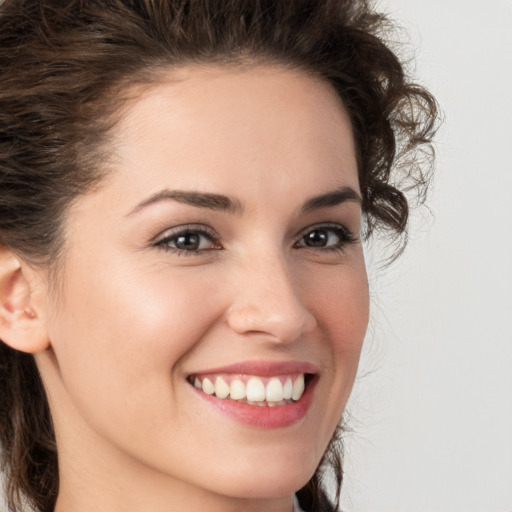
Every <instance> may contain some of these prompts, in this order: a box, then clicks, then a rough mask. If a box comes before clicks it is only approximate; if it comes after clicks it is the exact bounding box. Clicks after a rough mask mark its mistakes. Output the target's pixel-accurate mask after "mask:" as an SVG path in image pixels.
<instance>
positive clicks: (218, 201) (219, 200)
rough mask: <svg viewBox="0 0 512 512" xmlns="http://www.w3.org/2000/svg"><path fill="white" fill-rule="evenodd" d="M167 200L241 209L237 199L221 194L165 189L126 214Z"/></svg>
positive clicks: (215, 208) (225, 208) (215, 207)
mask: <svg viewBox="0 0 512 512" xmlns="http://www.w3.org/2000/svg"><path fill="white" fill-rule="evenodd" d="M168 200H172V201H177V202H178V203H182V204H188V205H190V206H197V207H198V208H206V209H208V210H215V211H221V212H229V213H242V211H243V206H242V203H241V202H240V201H239V200H238V199H233V198H230V197H228V196H225V195H222V194H212V193H209V192H191V191H185V190H168V189H165V190H161V191H160V192H157V193H156V194H153V195H151V196H149V197H148V198H147V199H145V200H144V201H142V202H141V203H139V204H138V205H137V206H136V207H135V208H134V209H133V210H132V211H131V212H130V213H129V214H128V215H133V214H134V213H137V212H139V211H141V210H142V209H144V208H146V207H147V206H150V205H152V204H155V203H159V202H160V201H168Z"/></svg>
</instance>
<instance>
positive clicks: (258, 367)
mask: <svg viewBox="0 0 512 512" xmlns="http://www.w3.org/2000/svg"><path fill="white" fill-rule="evenodd" d="M319 372H320V370H319V369H318V366H316V365H314V364H312V363H308V362H303V361H243V362H239V363H234V364H231V365H228V366H218V367H215V368H208V370H201V371H199V372H191V373H190V374H189V376H190V375H197V376H201V375H208V374H213V373H233V374H243V375H257V376H260V377H275V376H277V375H285V374H289V373H309V374H313V375H317V374H318V373H319Z"/></svg>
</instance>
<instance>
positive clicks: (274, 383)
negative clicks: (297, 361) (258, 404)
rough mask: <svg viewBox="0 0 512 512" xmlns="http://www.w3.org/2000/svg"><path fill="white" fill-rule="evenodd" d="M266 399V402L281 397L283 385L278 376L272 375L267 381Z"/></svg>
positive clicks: (279, 399) (274, 400)
mask: <svg viewBox="0 0 512 512" xmlns="http://www.w3.org/2000/svg"><path fill="white" fill-rule="evenodd" d="M266 399H267V402H280V401H281V400H282V399H283V385H282V384H281V381H280V380H279V379H278V378H276V377H273V378H272V379H270V380H269V381H268V384H267V389H266Z"/></svg>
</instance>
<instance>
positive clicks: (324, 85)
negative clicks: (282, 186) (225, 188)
mask: <svg viewBox="0 0 512 512" xmlns="http://www.w3.org/2000/svg"><path fill="white" fill-rule="evenodd" d="M114 141H115V143H114V147H115V150H116V154H117V156H118V157H119V163H120V164H121V165H120V166H119V167H120V168H122V167H125V166H126V163H128V162H133V161H138V162H139V163H138V165H139V169H140V170H141V171H142V170H143V169H142V168H140V165H141V162H140V159H141V158H143V159H145V160H146V161H147V165H148V166H149V165H152V166H153V167H155V166H158V167H161V168H166V169H167V171H168V172H169V173H170V174H172V175H173V176H174V177H178V175H179V172H178V169H179V165H178V164H185V163H186V164H187V165H192V166H193V167H194V171H195V177H196V178H197V177H198V176H199V175H200V174H201V169H203V170H204V172H205V174H209V172H210V171H211V170H212V169H215V170H216V172H215V173H213V174H214V175H216V176H217V177H219V178H220V177H221V176H219V171H220V170H221V169H228V168H229V166H230V165H231V164H233V165H234V166H236V167H238V173H242V172H243V170H244V169H242V168H240V161H241V160H245V162H246V164H245V165H244V168H245V169H255V168H257V167H258V166H259V168H260V169H261V170H263V168H268V167H269V166H270V168H272V169H273V170H274V171H275V172H278V173H279V174H280V175H287V174H288V173H293V171H294V170H297V169H298V168H300V167H302V166H307V165H310V166H315V167H317V168H318V167H319V166H321V167H323V168H326V167H328V168H331V167H333V166H334V167H336V168H337V170H338V171H343V169H344V168H350V169H351V170H352V169H354V168H355V166H356V161H355V151H354V141H353V137H352V131H351V126H350V121H349V118H348V114H347V113H346V111H345V109H344V106H343V104H342V102H341V99H340V98H339V96H338V94H337V93H336V92H335V91H334V89H333V88H332V86H331V85H330V84H329V83H328V82H326V81H324V80H321V79H319V78H317V77H314V76H312V75H310V74H307V73H305V72H303V71H300V70H294V69H287V68H281V67H270V66H268V67H264V66H258V67H253V68H248V69H243V70H240V69H238V68H225V67H224V68H212V67H209V68H204V67H193V66H189V67H184V68H181V69H179V70H175V71H173V72H169V73H168V74H166V75H164V77H163V79H162V80H161V81H160V82H159V84H158V85H156V86H154V87H151V88H150V89H149V90H148V91H146V92H144V93H143V94H142V95H141V96H140V97H139V98H138V99H137V100H136V101H135V102H133V103H132V104H131V105H130V107H129V108H128V109H127V111H126V112H125V114H124V116H123V118H122V119H121V121H120V123H119V124H118V125H117V127H116V129H115V133H114ZM143 167H146V166H145V165H143ZM174 171H175V172H174ZM210 176H212V173H210ZM181 177H182V178H183V177H184V176H181Z"/></svg>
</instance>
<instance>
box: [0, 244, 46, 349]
mask: <svg viewBox="0 0 512 512" xmlns="http://www.w3.org/2000/svg"><path fill="white" fill-rule="evenodd" d="M40 286H41V280H40V279H37V272H36V271H35V270H34V269H33V268H31V267H30V266H29V265H28V264H27V263H26V262H24V261H22V260H21V259H20V258H18V257H17V256H16V255H15V254H14V253H13V252H12V251H10V250H9V249H6V248H5V247H1V246H0V340H2V341H3V342H4V343H5V344H6V345H8V346H9V347H11V348H13V349H15V350H20V351H22V352H28V353H32V354H35V353H37V352H41V351H43V350H45V349H46V348H48V346H49V339H48V335H47V333H46V322H45V315H44V314H43V309H42V307H41V305H40V304H39V303H38V301H37V300H36V293H35V290H36V289H37V288H40Z"/></svg>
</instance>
